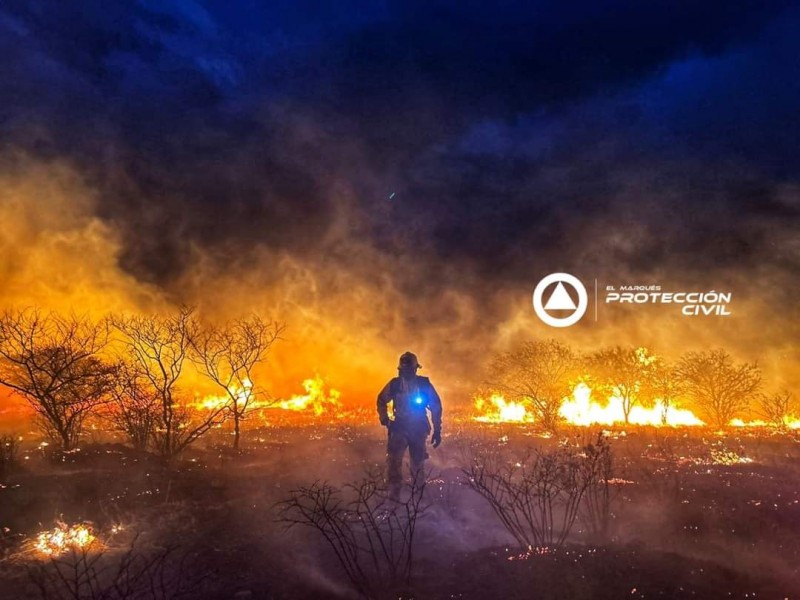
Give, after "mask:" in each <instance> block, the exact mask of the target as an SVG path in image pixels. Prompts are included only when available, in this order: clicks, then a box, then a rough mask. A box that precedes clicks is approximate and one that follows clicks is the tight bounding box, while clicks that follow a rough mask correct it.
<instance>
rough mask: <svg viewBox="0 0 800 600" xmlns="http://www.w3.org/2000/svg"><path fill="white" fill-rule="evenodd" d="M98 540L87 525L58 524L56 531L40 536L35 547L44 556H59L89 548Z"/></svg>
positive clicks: (42, 533)
mask: <svg viewBox="0 0 800 600" xmlns="http://www.w3.org/2000/svg"><path fill="white" fill-rule="evenodd" d="M96 539H97V538H96V537H95V535H94V531H93V530H92V527H91V526H90V525H88V524H86V523H78V524H76V525H71V526H70V525H67V524H66V523H62V522H58V523H57V524H56V527H55V528H54V529H52V530H50V531H43V532H41V533H40V534H38V535H37V536H36V541H35V542H34V546H33V547H34V550H35V551H36V552H37V553H39V554H40V555H42V556H48V557H49V556H58V555H60V554H63V553H64V552H66V551H68V550H81V549H86V548H89V547H90V546H91V545H92V544H93V543H94V542H95V540H96Z"/></svg>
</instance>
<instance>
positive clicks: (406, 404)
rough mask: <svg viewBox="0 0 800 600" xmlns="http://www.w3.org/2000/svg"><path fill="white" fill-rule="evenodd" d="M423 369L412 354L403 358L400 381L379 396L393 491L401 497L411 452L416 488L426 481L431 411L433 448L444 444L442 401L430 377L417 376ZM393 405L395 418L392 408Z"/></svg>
mask: <svg viewBox="0 0 800 600" xmlns="http://www.w3.org/2000/svg"><path fill="white" fill-rule="evenodd" d="M421 367H422V365H420V364H419V361H418V360H417V357H416V356H415V355H414V354H412V353H411V352H406V353H404V354H403V355H401V356H400V362H399V365H398V367H397V372H398V375H399V376H398V377H395V378H393V379H392V380H391V381H389V383H387V384H386V385H385V386H384V388H383V389H382V390H381V392H380V394H378V417H379V418H380V421H381V425H383V426H384V427H386V428H387V429H388V430H389V442H388V444H387V449H386V467H387V476H388V480H389V491H390V493H391V495H392V496H393V497H395V498H396V497H397V495H398V494H399V492H400V487H401V485H402V481H403V475H402V468H403V455H404V454H405V452H406V448H408V453H409V455H410V457H411V474H412V477H413V480H414V483H415V484H419V483H420V482H419V481H418V477H420V476H421V477H424V476H425V474H424V469H423V467H424V463H425V459H426V458H428V453H427V452H426V451H425V443H426V441H427V439H428V434H429V433H430V432H431V423H430V421H429V420H428V411H430V414H431V421H433V435H432V436H431V444H432V445H433V447H434V448H437V447H438V446H439V444H441V443H442V401H441V400H440V399H439V395H438V394H437V393H436V390H435V389H434V387H433V385H432V384H431V382H430V380H429V379H428V378H427V377H421V376H420V375H417V370H418V369H420V368H421ZM389 402H391V403H392V412H393V415H392V416H393V418H390V416H389V410H388V404H389Z"/></svg>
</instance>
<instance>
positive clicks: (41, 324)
mask: <svg viewBox="0 0 800 600" xmlns="http://www.w3.org/2000/svg"><path fill="white" fill-rule="evenodd" d="M107 342H108V328H107V326H106V324H105V323H101V324H99V323H94V322H92V321H89V320H88V319H85V318H83V317H76V316H70V317H63V316H60V315H57V314H55V313H42V312H40V311H38V310H35V309H27V310H22V311H6V312H4V313H3V314H2V315H0V384H2V385H5V386H7V387H9V388H11V389H12V390H13V391H14V392H15V393H16V394H19V395H20V396H22V397H23V398H24V399H25V400H26V401H27V402H28V404H29V405H30V406H31V408H32V409H33V410H34V411H35V413H36V417H37V421H38V423H39V425H40V426H41V428H42V430H43V431H44V433H45V434H46V435H47V437H48V438H49V439H50V440H51V441H53V442H54V443H55V444H56V445H58V447H59V448H60V449H61V450H64V451H69V450H72V449H74V448H75V446H76V445H77V443H78V440H79V438H80V435H81V432H82V430H83V424H84V421H85V420H86V418H87V417H88V416H89V415H90V413H91V412H92V411H94V410H95V409H96V408H97V406H99V405H100V404H102V403H104V402H105V401H106V394H107V392H108V390H109V387H110V385H111V377H112V375H113V372H114V367H113V365H109V364H106V363H105V362H104V361H103V360H101V359H100V358H99V356H98V353H99V352H100V351H101V350H102V349H103V348H104V347H105V346H106V344H107Z"/></svg>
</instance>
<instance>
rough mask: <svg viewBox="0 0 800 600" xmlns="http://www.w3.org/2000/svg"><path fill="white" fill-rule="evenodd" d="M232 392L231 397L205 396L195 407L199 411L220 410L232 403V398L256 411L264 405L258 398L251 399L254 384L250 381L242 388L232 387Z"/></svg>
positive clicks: (247, 380) (246, 381) (245, 382)
mask: <svg viewBox="0 0 800 600" xmlns="http://www.w3.org/2000/svg"><path fill="white" fill-rule="evenodd" d="M229 389H230V391H231V395H230V396H229V395H227V394H223V395H220V396H214V395H213V394H212V395H209V396H205V397H204V398H202V399H201V400H198V401H197V402H196V403H195V406H196V407H197V408H199V409H203V410H219V409H220V408H222V407H224V406H226V405H228V404H230V403H231V396H233V397H234V398H236V401H237V402H238V403H240V404H244V403H245V402H247V401H248V398H249V400H250V401H249V402H247V405H248V407H249V408H251V409H254V408H258V407H259V406H260V405H262V404H263V403H262V402H261V401H259V400H257V399H256V398H250V396H251V395H252V394H253V384H252V382H251V381H250V380H249V379H245V380H244V382H243V385H242V386H236V385H235V386H232V387H231V388H229Z"/></svg>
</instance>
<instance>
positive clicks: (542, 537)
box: [464, 437, 611, 548]
mask: <svg viewBox="0 0 800 600" xmlns="http://www.w3.org/2000/svg"><path fill="white" fill-rule="evenodd" d="M600 439H602V437H601V438H600ZM610 457H611V453H610V448H609V447H608V445H607V443H606V442H605V441H604V440H603V441H602V446H600V447H599V448H598V447H597V446H596V445H591V444H590V445H589V446H586V447H584V448H580V447H568V446H561V447H559V448H557V449H555V450H539V449H536V450H533V451H532V452H530V453H529V454H528V455H527V456H525V457H524V458H523V459H521V460H519V461H514V460H508V459H507V458H506V457H504V456H502V455H501V454H494V455H487V456H486V457H484V458H482V459H481V460H477V461H474V463H473V465H472V466H471V467H470V468H469V469H465V470H464V473H465V474H466V475H467V476H468V478H469V482H470V486H471V487H472V489H474V490H475V491H476V492H478V494H480V495H481V496H482V497H483V498H484V499H485V500H486V501H487V502H488V503H489V505H490V506H491V507H492V510H493V511H494V512H495V514H496V515H497V516H498V518H499V519H500V521H501V522H502V524H503V526H504V527H505V528H506V530H508V532H509V533H510V534H511V535H512V536H513V537H514V539H515V540H516V541H517V542H518V543H519V545H520V546H521V547H522V548H532V547H533V548H542V547H551V548H557V547H560V546H561V545H562V544H563V543H564V541H565V540H566V539H567V536H568V535H569V532H570V530H571V529H572V527H573V525H574V524H575V520H576V519H577V518H578V515H579V512H580V511H581V508H582V501H583V500H584V497H585V495H586V494H587V490H589V488H596V487H597V486H602V485H607V481H605V482H602V483H601V480H602V479H603V477H604V474H605V473H607V472H608V470H609V469H610V466H611V463H610ZM590 493H591V494H592V499H591V501H590V502H589V504H588V506H589V508H587V509H586V510H589V511H591V512H590V514H589V517H590V518H591V519H592V520H593V521H592V523H593V525H594V526H597V527H600V528H602V526H603V524H604V523H605V525H606V526H607V520H606V521H604V519H606V515H607V513H605V511H606V510H607V508H608V506H607V504H606V503H605V495H604V492H603V490H602V487H600V489H598V490H595V489H592V491H591V492H590Z"/></svg>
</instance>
